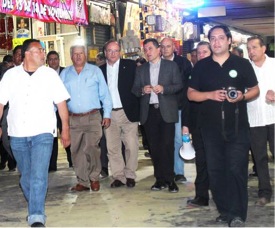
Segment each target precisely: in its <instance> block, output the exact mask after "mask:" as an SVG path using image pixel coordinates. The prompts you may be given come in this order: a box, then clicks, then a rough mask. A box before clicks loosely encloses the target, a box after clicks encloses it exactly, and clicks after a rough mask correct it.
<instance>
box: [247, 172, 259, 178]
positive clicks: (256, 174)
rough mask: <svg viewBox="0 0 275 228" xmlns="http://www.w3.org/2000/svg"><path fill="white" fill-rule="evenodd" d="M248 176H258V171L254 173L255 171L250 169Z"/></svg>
mask: <svg viewBox="0 0 275 228" xmlns="http://www.w3.org/2000/svg"><path fill="white" fill-rule="evenodd" d="M248 176H250V177H257V176H258V173H256V172H255V171H252V173H249V175H248Z"/></svg>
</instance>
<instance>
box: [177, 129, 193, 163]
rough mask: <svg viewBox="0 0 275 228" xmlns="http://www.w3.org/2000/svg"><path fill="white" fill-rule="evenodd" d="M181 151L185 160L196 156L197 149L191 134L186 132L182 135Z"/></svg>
mask: <svg viewBox="0 0 275 228" xmlns="http://www.w3.org/2000/svg"><path fill="white" fill-rule="evenodd" d="M179 153H180V156H181V157H182V158H183V159H184V160H192V159H194V158H195V156H196V155H195V150H194V147H193V145H192V143H191V140H190V137H189V134H184V135H183V136H182V147H181V148H180V151H179Z"/></svg>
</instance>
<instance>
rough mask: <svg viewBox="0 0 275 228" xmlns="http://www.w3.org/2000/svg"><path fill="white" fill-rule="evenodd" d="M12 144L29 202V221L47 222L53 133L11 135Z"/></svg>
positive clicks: (22, 186)
mask: <svg viewBox="0 0 275 228" xmlns="http://www.w3.org/2000/svg"><path fill="white" fill-rule="evenodd" d="M10 144H11V148H12V152H13V154H14V157H15V160H16V161H17V165H18V169H19V172H20V174H21V178H20V184H21V188H22V190H23V193H24V196H25V198H26V200H27V202H28V213H29V215H28V223H29V225H31V224H33V223H35V222H41V223H43V224H45V222H46V216H45V199H46V193H47V187H48V170H49V163H50V158H51V153H52V147H53V135H52V134H50V133H45V134H40V135H36V136H32V137H10Z"/></svg>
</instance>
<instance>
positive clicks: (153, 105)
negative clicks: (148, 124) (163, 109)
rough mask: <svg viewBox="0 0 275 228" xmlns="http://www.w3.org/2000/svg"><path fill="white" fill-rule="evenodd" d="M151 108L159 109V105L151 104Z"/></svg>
mask: <svg viewBox="0 0 275 228" xmlns="http://www.w3.org/2000/svg"><path fill="white" fill-rule="evenodd" d="M149 106H150V107H152V108H155V109H158V108H159V104H149Z"/></svg>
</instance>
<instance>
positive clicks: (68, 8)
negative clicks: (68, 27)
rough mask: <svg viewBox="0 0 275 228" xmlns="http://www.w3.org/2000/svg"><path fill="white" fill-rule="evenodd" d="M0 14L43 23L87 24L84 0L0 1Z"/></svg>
mask: <svg viewBox="0 0 275 228" xmlns="http://www.w3.org/2000/svg"><path fill="white" fill-rule="evenodd" d="M0 12H1V13H5V14H12V15H15V16H21V17H30V18H35V19H37V20H40V21H43V22H58V23H61V24H77V25H87V24H88V20H87V18H88V10H87V5H86V0H0Z"/></svg>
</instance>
